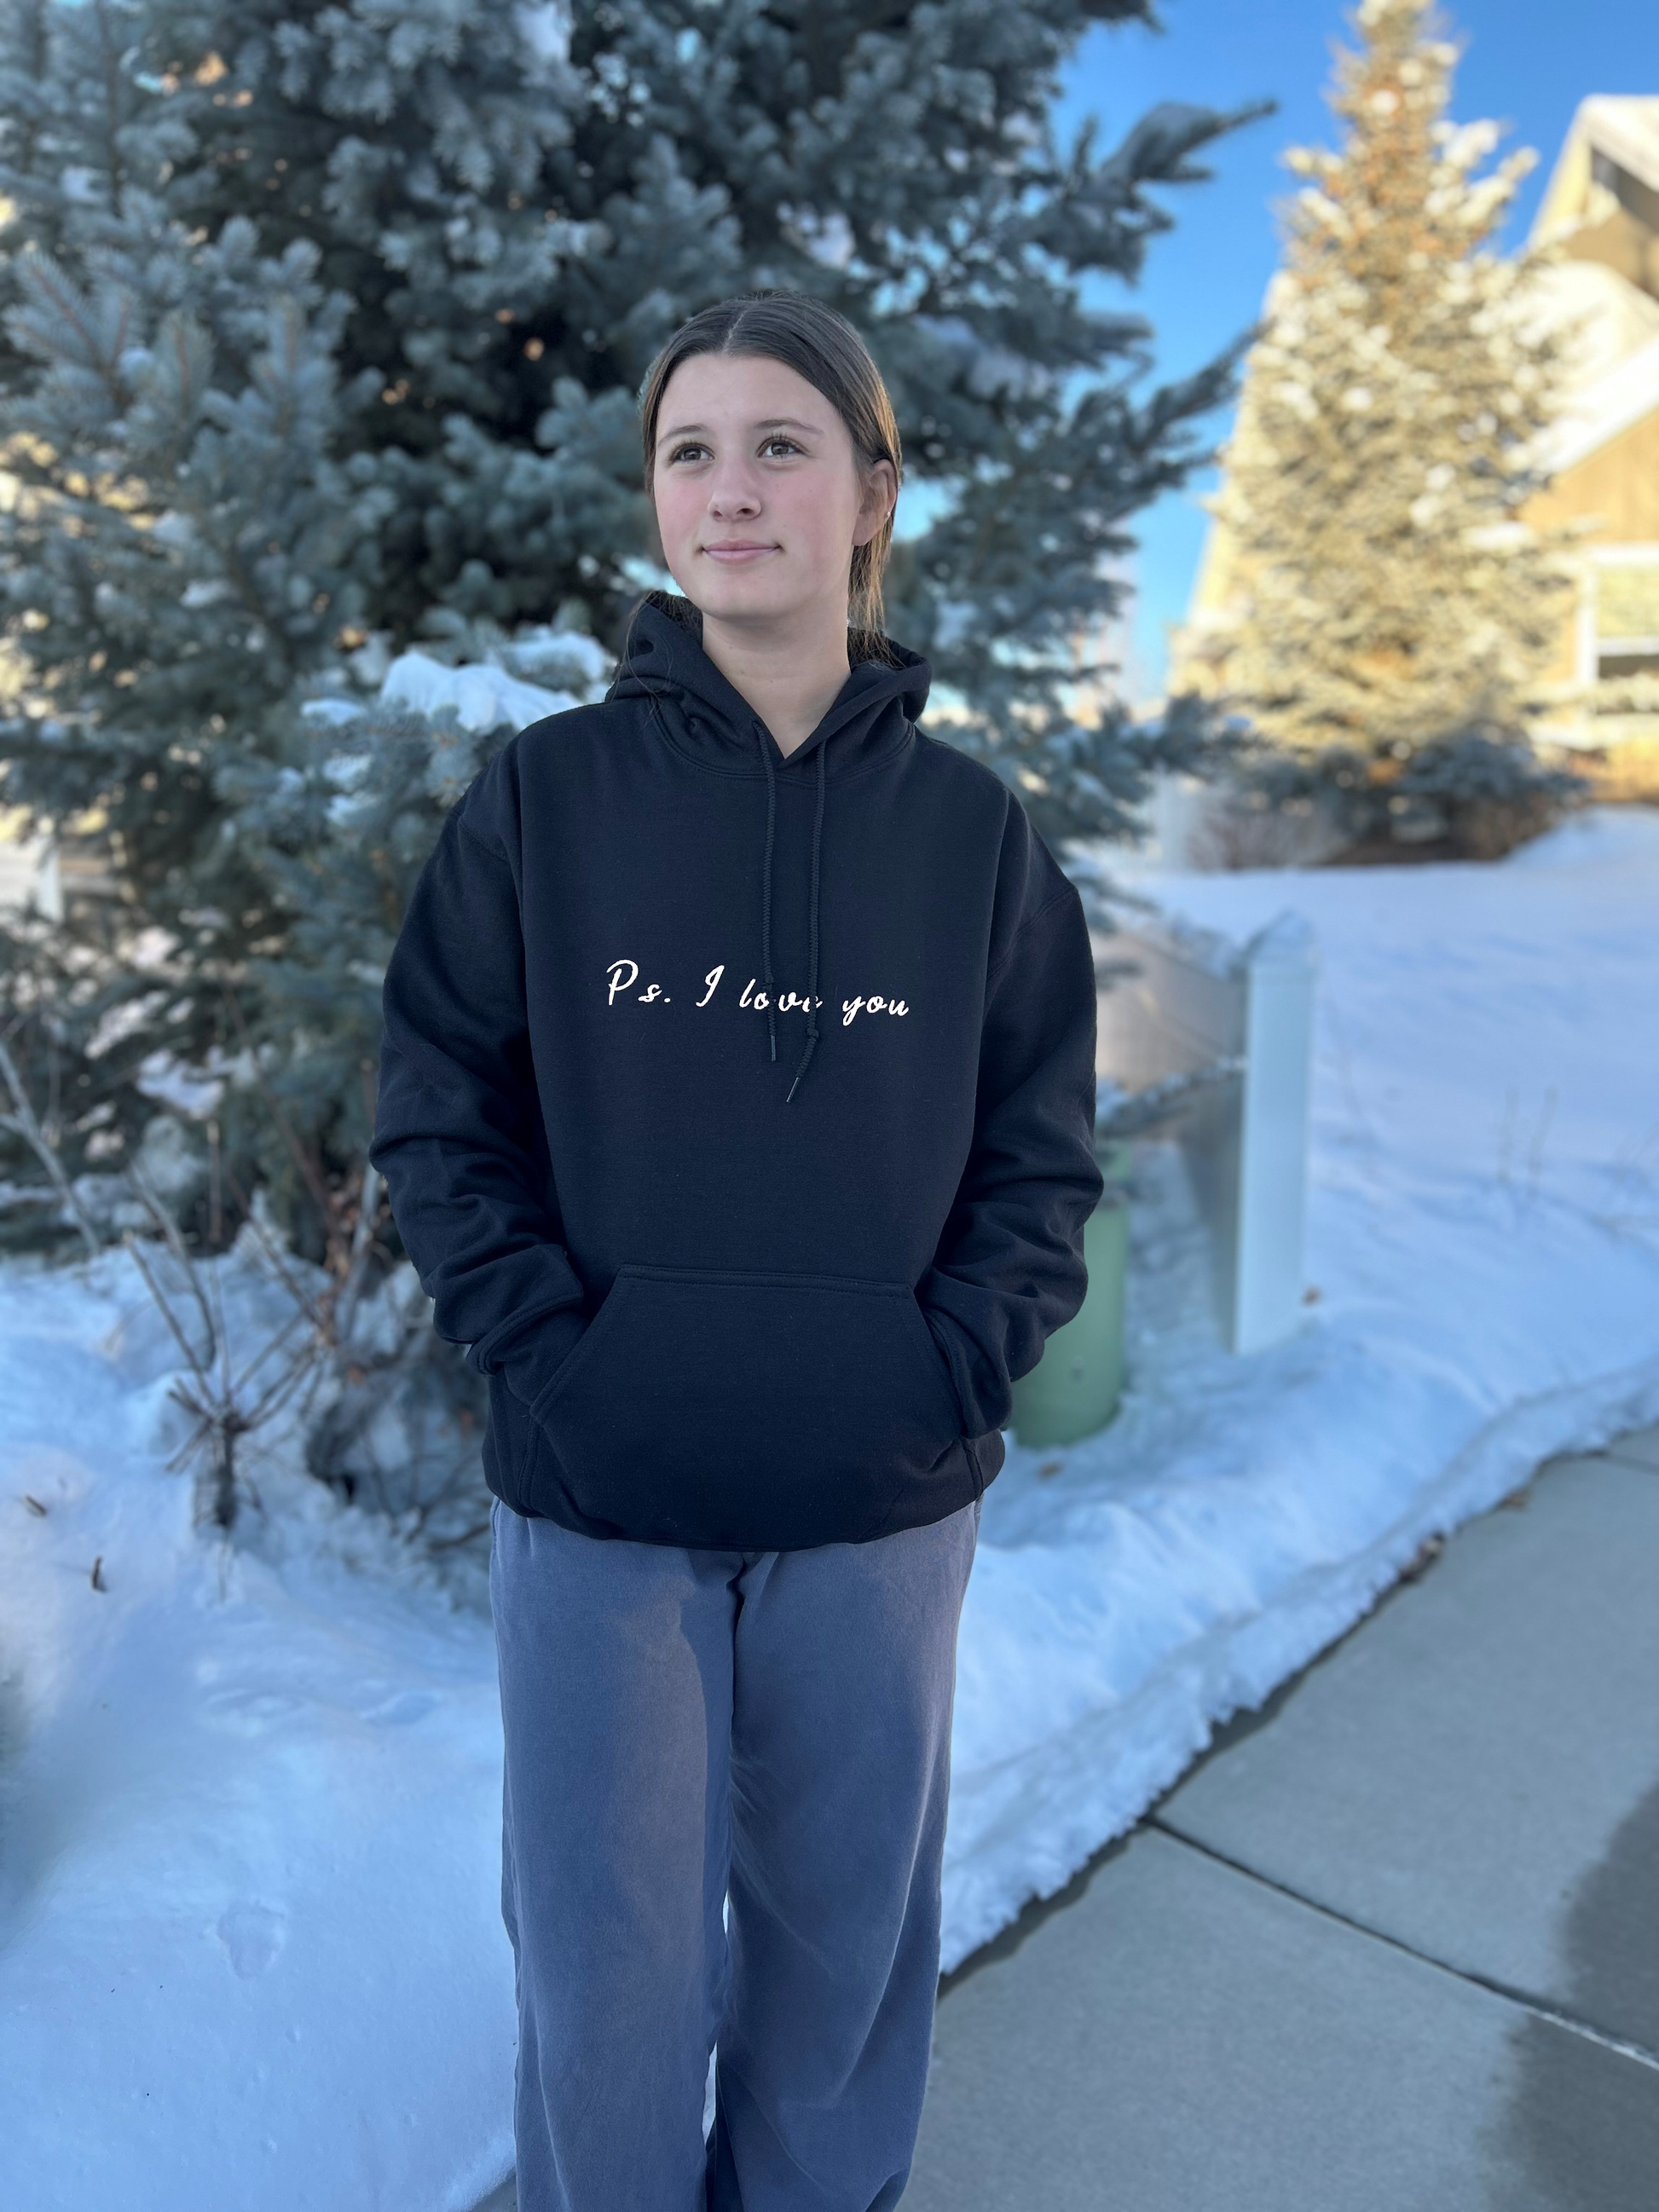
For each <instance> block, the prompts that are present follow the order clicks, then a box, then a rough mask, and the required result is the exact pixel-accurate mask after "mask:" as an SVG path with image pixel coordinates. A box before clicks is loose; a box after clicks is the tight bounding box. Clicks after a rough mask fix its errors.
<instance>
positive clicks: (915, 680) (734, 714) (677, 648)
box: [605, 591, 933, 1105]
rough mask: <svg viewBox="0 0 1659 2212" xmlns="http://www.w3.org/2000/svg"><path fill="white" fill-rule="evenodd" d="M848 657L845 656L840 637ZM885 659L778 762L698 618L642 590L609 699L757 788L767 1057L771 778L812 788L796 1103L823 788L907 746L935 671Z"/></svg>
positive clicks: (812, 1021) (857, 664)
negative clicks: (762, 798)
mask: <svg viewBox="0 0 1659 2212" xmlns="http://www.w3.org/2000/svg"><path fill="white" fill-rule="evenodd" d="M848 635H849V644H848V650H849V653H850V652H851V650H852V644H851V636H852V634H851V633H850V632H849V634H848ZM882 645H883V647H884V652H885V653H886V655H887V656H888V657H887V658H885V659H882V658H878V657H874V656H868V657H864V658H860V659H858V660H856V661H854V663H853V665H852V666H851V667H850V669H849V670H848V677H847V681H846V682H845V684H842V688H841V690H840V691H839V692H838V693H837V694H836V697H835V699H834V700H833V701H832V702H831V703H830V705H829V708H827V710H826V711H825V713H824V714H823V717H822V719H821V720H820V721H819V723H818V725H817V728H816V729H815V730H814V731H813V732H812V733H811V736H810V737H809V738H807V739H806V740H805V743H804V744H800V745H798V746H797V747H796V748H795V750H794V751H793V752H792V753H789V754H787V755H786V754H785V753H784V752H783V751H781V749H780V748H779V745H778V743H777V740H776V738H774V736H773V735H772V732H770V731H769V729H768V728H767V726H766V725H765V723H764V722H763V720H761V718H760V716H759V715H758V714H757V713H756V711H755V709H754V708H752V707H751V706H750V703H749V702H748V701H747V700H746V699H745V698H744V696H743V694H742V693H741V692H740V691H739V690H738V689H737V687H736V685H735V684H732V682H731V681H730V680H729V679H728V678H726V676H724V675H722V673H721V672H720V670H719V669H718V668H717V667H716V666H715V665H714V662H713V661H712V660H711V659H709V657H708V653H706V652H705V651H704V650H703V643H702V614H701V612H700V611H699V610H698V609H697V608H696V607H695V606H694V605H692V603H691V602H690V600H689V599H683V598H681V597H680V596H679V595H678V593H676V592H663V591H650V592H646V593H645V595H644V597H643V598H642V599H640V600H639V601H638V602H637V603H636V604H635V608H634V611H633V613H632V615H631V616H630V617H629V623H628V629H627V632H626V635H625V636H624V638H623V652H622V659H621V662H620V665H619V666H618V668H617V674H616V677H615V678H614V680H613V681H612V683H611V687H610V689H609V690H608V691H607V692H606V693H605V697H606V698H607V699H634V698H644V699H647V700H648V701H649V702H650V708H651V719H652V725H653V727H654V728H655V729H657V730H658V731H659V733H660V735H661V737H662V739H663V742H664V743H665V744H670V745H672V746H673V748H674V749H675V750H676V751H677V752H679V753H681V754H683V755H684V757H686V758H688V759H690V760H691V761H693V762H695V763H697V764H698V765H700V766H702V767H703V768H706V769H713V770H714V772H715V773H717V774H721V775H733V776H737V777H738V778H739V779H741V780H744V781H752V782H757V783H758V782H762V781H763V782H764V783H765V786H766V815H765V823H764V829H762V825H761V821H760V817H759V816H758V814H757V817H756V842H757V875H758V878H759V905H760V917H759V919H760V932H759V935H760V948H761V972H762V975H763V989H764V992H765V995H766V1001H767V1004H766V1030H767V1040H768V1044H769V1051H770V1056H771V1058H772V1059H773V1060H775V1059H776V1058H777V1056H778V1033H777V1010H776V1006H775V997H776V993H775V988H774V982H773V974H772V900H773V896H774V885H773V881H772V875H773V865H772V863H773V849H774V844H775V831H776V822H777V786H778V781H779V779H780V778H781V777H785V778H790V779H793V781H794V782H796V783H797V784H804V783H805V781H806V779H807V778H808V777H809V776H810V777H811V778H812V779H813V780H814V781H815V783H816V786H817V806H816V809H815V811H814V813H813V817H812V847H811V880H810V883H809V884H806V885H805V886H804V887H803V890H802V895H804V896H805V897H806V899H807V901H808V924H807V933H808V942H809V945H810V947H811V951H810V955H809V974H808V981H807V1009H806V1042H805V1047H804V1048H803V1049H802V1052H801V1056H800V1061H799V1065H798V1066H797V1067H796V1069H795V1075H794V1080H793V1082H792V1083H791V1084H790V1085H789V1089H788V1091H787V1093H786V1095H785V1098H784V1103H785V1105H787V1104H788V1103H789V1101H790V1100H791V1099H792V1098H793V1097H794V1095H795V1091H796V1090H797V1088H798V1087H799V1083H800V1080H801V1078H802V1077H803V1076H804V1075H805V1073H806V1070H807V1067H808V1066H809V1064H810V1062H811V1058H812V1054H813V1053H814V1052H815V1051H816V1050H817V1044H818V1035H819V1032H818V1023H817V998H818V918H819V897H818V884H819V873H820V869H819V861H820V855H821V852H822V847H823V814H824V805H825V801H826V798H827V793H828V787H829V784H830V783H831V782H832V781H835V779H836V777H837V776H840V775H847V774H848V772H849V771H851V770H852V769H858V768H863V767H865V766H867V765H869V764H870V763H873V762H875V761H878V760H880V759H883V758H884V757H886V755H887V754H889V753H891V752H896V751H897V750H899V748H900V747H901V746H902V745H904V744H907V743H908V741H909V737H910V732H911V727H912V725H913V724H914V723H915V721H916V720H917V719H918V717H919V716H920V715H921V710H922V708H924V707H925V706H926V704H927V690H928V686H929V684H930V683H931V681H932V678H933V671H932V669H931V668H930V667H929V665H928V664H927V661H926V660H925V659H923V657H922V656H921V653H915V652H913V651H912V650H911V649H910V647H908V646H904V645H900V644H898V643H897V642H896V641H895V640H894V639H892V638H890V637H886V636H884V637H883V639H882Z"/></svg>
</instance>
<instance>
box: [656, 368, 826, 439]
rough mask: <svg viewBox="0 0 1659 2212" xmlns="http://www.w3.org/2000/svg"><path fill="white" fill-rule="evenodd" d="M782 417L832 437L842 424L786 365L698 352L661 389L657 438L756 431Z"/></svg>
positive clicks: (817, 393)
mask: <svg viewBox="0 0 1659 2212" xmlns="http://www.w3.org/2000/svg"><path fill="white" fill-rule="evenodd" d="M784 417H787V418H788V419H789V420H790V421H791V422H794V423H797V424H799V425H800V426H802V427H808V428H816V429H819V430H822V431H824V432H827V433H831V434H833V432H834V430H835V429H836V428H837V427H839V426H840V424H841V418H840V416H838V415H837V414H836V410H835V408H834V407H833V406H832V405H831V404H830V403H829V400H828V399H826V398H824V396H823V393H822V392H820V391H819V390H818V389H817V386H816V385H813V384H809V383H808V381H807V380H806V379H805V377H804V376H802V375H801V374H800V373H799V370H796V369H793V368H790V367H789V365H788V363H787V362H781V361H775V360H773V359H772V357H771V356H769V355H767V354H714V353H696V354H693V355H691V356H690V358H689V359H688V360H685V361H683V362H680V363H679V364H678V367H677V368H675V370H674V372H673V374H671V376H670V378H669V380H668V381H667V383H666V384H665V386H663V392H662V398H661V400H660V402H659V406H658V410H657V421H658V426H659V427H658V432H657V435H658V436H659V437H667V436H671V435H673V433H674V432H675V431H677V430H681V429H685V428H702V429H708V428H714V427H715V426H716V425H719V426H721V427H724V428H728V429H737V428H759V427H761V426H762V425H763V424H769V423H772V422H778V421H780V420H781V419H782V418H784Z"/></svg>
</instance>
